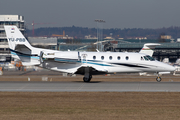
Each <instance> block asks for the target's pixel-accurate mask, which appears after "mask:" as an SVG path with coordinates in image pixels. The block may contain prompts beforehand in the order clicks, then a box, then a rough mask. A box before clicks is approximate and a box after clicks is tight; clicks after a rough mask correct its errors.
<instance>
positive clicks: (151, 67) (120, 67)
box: [17, 48, 174, 74]
mask: <svg viewBox="0 0 180 120" xmlns="http://www.w3.org/2000/svg"><path fill="white" fill-rule="evenodd" d="M32 50H33V51H32V54H34V55H35V54H36V56H31V58H30V60H28V61H29V62H31V61H32V62H33V63H37V65H40V66H41V67H43V68H47V69H50V70H55V71H61V72H67V73H72V74H74V73H76V72H77V70H78V68H80V67H92V68H95V69H96V70H97V71H100V72H103V73H115V72H117V73H118V72H119V73H125V72H169V71H173V70H174V67H173V66H170V65H168V64H165V63H162V62H159V61H156V60H150V59H148V60H147V59H145V58H144V56H146V55H145V54H143V53H126V52H77V51H74V52H73V51H66V52H62V51H55V50H46V49H40V48H34V49H32ZM41 51H43V53H44V54H43V56H42V58H43V62H42V63H40V52H41ZM17 57H18V56H17ZM26 59H27V57H26V56H25V57H24V59H22V58H21V60H24V61H27V60H26ZM28 59H29V58H28Z"/></svg>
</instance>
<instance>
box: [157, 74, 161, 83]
mask: <svg viewBox="0 0 180 120" xmlns="http://www.w3.org/2000/svg"><path fill="white" fill-rule="evenodd" d="M157 74H158V77H157V78H156V81H157V82H161V77H160V76H159V73H157Z"/></svg>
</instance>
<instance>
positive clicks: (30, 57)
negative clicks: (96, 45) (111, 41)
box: [4, 26, 175, 82]
mask: <svg viewBox="0 0 180 120" xmlns="http://www.w3.org/2000/svg"><path fill="white" fill-rule="evenodd" d="M4 28H5V31H6V35H7V40H8V44H9V48H10V51H11V55H12V57H13V58H15V59H18V60H20V61H21V62H22V64H23V65H24V66H31V65H34V66H40V67H42V68H45V69H49V70H54V71H60V72H66V73H69V74H81V75H84V77H83V80H84V82H90V80H91V79H92V75H100V74H112V73H115V72H116V73H132V72H133V73H136V72H137V73H139V72H156V73H159V72H169V71H174V70H175V68H174V67H173V66H170V65H168V64H165V63H162V62H159V61H156V60H155V59H154V58H152V57H151V56H149V55H147V54H144V53H128V52H79V51H66V52H64V51H56V50H49V49H42V48H35V47H33V46H31V45H30V43H29V42H28V41H27V39H26V38H25V37H24V36H23V34H22V33H21V32H20V31H19V29H18V28H17V27H16V26H4ZM156 80H157V81H158V82H160V81H161V78H160V77H159V75H158V77H157V78H156Z"/></svg>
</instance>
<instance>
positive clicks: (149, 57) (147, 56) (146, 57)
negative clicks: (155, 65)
mask: <svg viewBox="0 0 180 120" xmlns="http://www.w3.org/2000/svg"><path fill="white" fill-rule="evenodd" d="M144 59H145V60H146V61H148V60H150V61H155V59H154V58H153V57H151V56H149V55H146V56H144Z"/></svg>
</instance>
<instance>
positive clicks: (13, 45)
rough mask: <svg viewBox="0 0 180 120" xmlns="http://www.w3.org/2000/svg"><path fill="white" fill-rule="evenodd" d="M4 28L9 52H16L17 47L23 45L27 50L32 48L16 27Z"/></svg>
mask: <svg viewBox="0 0 180 120" xmlns="http://www.w3.org/2000/svg"><path fill="white" fill-rule="evenodd" d="M4 28H5V31H6V36H7V40H8V44H9V48H10V49H11V50H16V49H17V47H18V45H21V46H22V45H25V46H26V47H27V48H29V49H31V48H32V46H31V45H30V44H29V42H28V41H27V40H26V38H25V37H24V35H23V34H22V33H21V32H20V31H19V29H18V28H17V27H16V26H4Z"/></svg>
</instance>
